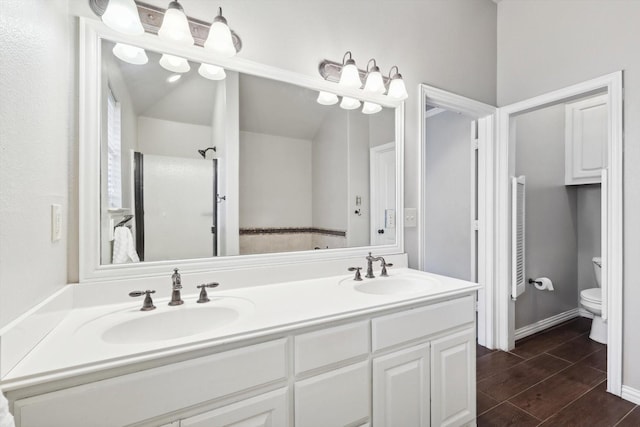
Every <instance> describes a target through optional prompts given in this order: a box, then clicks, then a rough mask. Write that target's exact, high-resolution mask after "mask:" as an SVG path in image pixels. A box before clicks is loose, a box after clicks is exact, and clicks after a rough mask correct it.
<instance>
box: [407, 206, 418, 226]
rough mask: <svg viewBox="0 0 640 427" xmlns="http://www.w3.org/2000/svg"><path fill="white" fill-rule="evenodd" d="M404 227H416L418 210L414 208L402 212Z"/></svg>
mask: <svg viewBox="0 0 640 427" xmlns="http://www.w3.org/2000/svg"><path fill="white" fill-rule="evenodd" d="M404 226H405V227H417V226H418V210H417V209H416V208H406V209H405V210H404Z"/></svg>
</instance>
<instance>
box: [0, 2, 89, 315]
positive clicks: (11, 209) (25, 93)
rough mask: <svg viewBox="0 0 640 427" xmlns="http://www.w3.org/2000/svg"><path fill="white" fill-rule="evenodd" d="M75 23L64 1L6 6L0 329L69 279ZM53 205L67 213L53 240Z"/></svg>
mask: <svg viewBox="0 0 640 427" xmlns="http://www.w3.org/2000/svg"><path fill="white" fill-rule="evenodd" d="M72 23H73V19H71V18H70V17H69V15H68V11H67V2H66V1H64V0H58V1H51V0H46V1H45V0H2V4H1V5H0V94H2V95H1V98H0V328H1V327H3V326H4V325H6V324H7V323H9V322H10V321H11V320H13V319H15V318H16V317H17V316H19V315H20V314H21V313H23V312H25V311H26V310H27V309H29V308H30V307H32V306H33V305H35V304H37V303H39V302H40V301H42V300H44V299H45V298H46V297H48V296H49V295H50V294H52V293H53V292H55V291H56V290H57V289H59V288H60V287H61V286H63V285H64V284H65V283H67V238H68V237H67V225H68V223H67V221H68V217H69V208H70V206H69V197H70V190H69V179H70V177H69V170H70V167H71V162H72V160H73V159H74V158H77V157H76V155H75V153H73V152H72V151H71V147H72V146H73V144H72V142H71V141H72V139H74V138H75V128H74V126H75V123H77V120H76V118H75V117H76V116H75V114H76V111H75V103H74V102H75V93H76V92H75V90H76V85H75V75H76V64H75V62H74V56H73V55H74V53H73V52H74V40H75V29H74V27H73V26H72ZM52 203H56V204H60V205H61V206H62V215H63V219H62V224H63V230H62V239H61V240H60V241H58V242H55V243H52V242H51V215H50V209H51V207H50V206H51V204H52ZM74 209H75V206H74ZM72 215H73V217H74V218H77V214H75V213H74V214H72ZM74 227H77V226H76V225H74ZM76 264H77V262H76Z"/></svg>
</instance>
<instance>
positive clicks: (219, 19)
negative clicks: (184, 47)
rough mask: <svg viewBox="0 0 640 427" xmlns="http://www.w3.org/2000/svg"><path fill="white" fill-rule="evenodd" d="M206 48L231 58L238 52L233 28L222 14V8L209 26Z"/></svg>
mask: <svg viewBox="0 0 640 427" xmlns="http://www.w3.org/2000/svg"><path fill="white" fill-rule="evenodd" d="M204 48H205V49H208V50H211V51H212V52H215V53H216V54H218V55H220V56H222V57H225V58H231V57H232V56H235V54H236V48H235V46H234V45H233V37H232V36H231V30H230V29H229V26H228V25H227V20H226V19H225V18H224V16H222V8H220V13H219V14H218V16H216V17H215V18H214V19H213V23H212V24H211V27H210V28H209V36H208V37H207V41H205V42H204Z"/></svg>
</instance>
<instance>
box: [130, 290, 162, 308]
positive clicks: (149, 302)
mask: <svg viewBox="0 0 640 427" xmlns="http://www.w3.org/2000/svg"><path fill="white" fill-rule="evenodd" d="M155 293H156V291H152V290H149V289H147V290H146V291H132V292H129V296H130V297H141V296H142V295H144V296H145V297H144V302H143V303H142V308H141V309H140V311H149V310H154V309H155V308H156V306H155V305H153V301H152V300H151V294H155Z"/></svg>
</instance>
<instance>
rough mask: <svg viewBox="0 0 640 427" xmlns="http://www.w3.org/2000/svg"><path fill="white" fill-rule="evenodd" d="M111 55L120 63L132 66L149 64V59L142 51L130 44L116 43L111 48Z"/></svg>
mask: <svg viewBox="0 0 640 427" xmlns="http://www.w3.org/2000/svg"><path fill="white" fill-rule="evenodd" d="M113 54H114V55H115V56H116V58H118V59H120V60H121V61H124V62H128V63H129V64H133V65H144V64H146V63H147V62H149V57H147V53H146V52H145V51H144V49H142V48H141V47H137V46H131V45H130V44H124V43H116V45H115V46H114V47H113Z"/></svg>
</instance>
